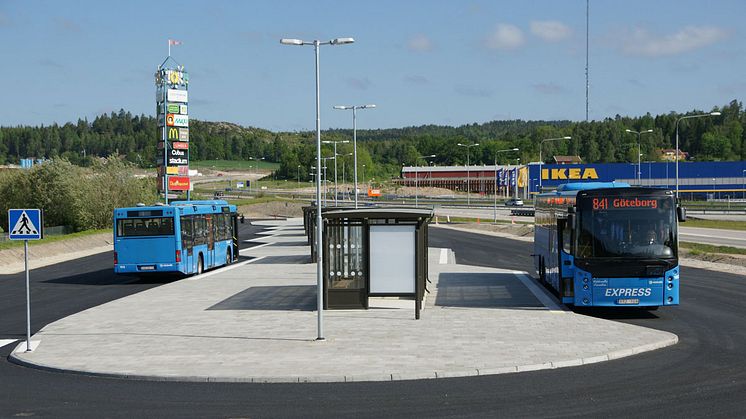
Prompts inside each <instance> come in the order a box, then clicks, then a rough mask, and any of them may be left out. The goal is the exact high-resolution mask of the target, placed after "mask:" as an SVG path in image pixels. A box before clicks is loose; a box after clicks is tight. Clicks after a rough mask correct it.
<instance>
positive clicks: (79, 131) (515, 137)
mask: <svg viewBox="0 0 746 419" xmlns="http://www.w3.org/2000/svg"><path fill="white" fill-rule="evenodd" d="M712 111H719V112H721V113H722V115H721V116H715V117H706V118H694V119H686V120H683V121H681V122H680V123H679V138H680V148H681V150H682V151H686V152H688V153H689V155H690V157H691V158H693V159H696V160H700V161H704V160H710V161H711V160H721V161H728V160H746V145H745V143H744V141H745V140H744V139H745V138H746V135H745V134H744V126H745V125H746V114H745V113H744V110H743V105H742V103H741V102H738V101H737V100H733V101H731V102H730V103H729V104H727V105H725V106H723V107H715V108H713V109H708V110H705V111H702V110H692V111H691V112H689V113H687V114H677V113H673V112H672V113H668V114H663V115H656V116H653V115H650V114H646V115H643V116H639V117H623V116H618V115H617V116H616V117H615V118H607V119H605V120H602V121H591V122H572V121H521V120H511V121H492V122H487V123H483V124H476V123H475V124H468V125H462V126H459V127H451V126H441V125H425V126H418V127H406V128H398V129H368V130H364V129H361V130H358V132H357V139H358V167H360V168H361V170H365V177H366V178H367V179H369V178H371V177H381V178H384V177H389V176H395V175H397V174H398V173H399V169H400V168H401V166H402V164H404V165H414V164H418V165H425V164H428V163H427V162H426V161H425V160H423V159H422V157H421V156H424V155H431V154H435V155H436V157H434V158H432V159H428V161H432V162H433V163H434V164H436V165H452V164H465V163H466V161H467V148H466V147H458V146H457V143H463V144H474V143H479V144H480V145H479V146H478V147H471V148H469V156H468V158H469V160H470V163H471V164H492V163H494V162H495V161H497V162H498V163H503V164H504V163H508V162H511V163H515V162H516V161H518V159H520V162H522V163H526V162H529V161H538V159H539V144H540V143H541V140H543V139H546V138H556V137H563V136H570V137H572V139H571V140H564V141H553V142H546V143H545V144H544V146H543V147H542V150H541V151H542V153H541V154H542V157H543V160H544V161H545V162H550V161H551V158H552V156H553V155H579V156H581V157H582V159H583V161H584V162H589V163H593V162H625V161H636V160H637V141H638V138H637V135H635V134H630V133H627V132H625V130H626V129H631V130H635V131H644V130H648V129H652V130H653V132H652V133H649V134H644V135H642V137H641V152H642V159H643V161H656V160H658V159H660V150H661V149H664V148H674V143H675V134H676V126H675V124H676V120H677V119H678V118H680V117H681V116H684V115H690V114H696V113H701V112H712ZM157 138H158V128H157V126H156V121H155V118H153V117H151V116H146V115H132V114H131V113H129V112H126V111H124V110H120V111H119V112H118V113H111V114H105V115H101V116H98V117H96V118H95V119H94V120H93V121H92V122H89V121H87V120H85V119H81V120H78V121H77V123H67V124H64V125H57V124H55V125H49V126H37V127H30V126H18V127H0V164H3V163H18V161H19V159H21V158H28V157H36V158H55V157H60V158H62V159H64V160H67V161H69V162H71V163H73V164H75V165H79V166H90V165H91V164H93V162H94V161H95V160H96V158H100V157H110V156H120V157H123V158H124V159H125V160H127V161H129V162H131V163H133V164H136V165H139V166H141V167H154V166H155V158H156V157H155V156H156V139H157ZM322 139H323V140H328V141H344V140H351V139H352V130H351V129H333V130H325V131H323V133H322ZM315 147H316V146H315V133H314V132H312V131H308V132H271V131H268V130H264V129H260V128H252V127H242V126H239V125H236V124H231V123H225V122H206V121H197V120H192V121H190V160H192V161H194V160H212V159H226V160H248V159H249V158H254V159H258V158H264V159H265V160H267V161H273V162H278V163H280V168H279V169H278V170H277V173H276V176H277V177H279V178H289V179H295V178H296V176H298V175H300V177H301V180H308V178H309V177H310V175H309V172H311V169H310V168H311V166H314V165H315ZM512 148H519V149H520V151H518V152H501V153H497V151H498V150H505V149H512ZM351 151H352V145H351V144H349V143H345V144H339V145H338V146H337V153H338V154H339V155H340V156H339V157H338V159H337V163H338V170H340V171H342V170H343V169H342V168H343V167H344V168H345V169H346V170H347V171H348V172H347V173H349V170H351V166H352V157H351V156H349V155H348V154H349V153H351ZM332 154H333V152H332V148H331V146H324V156H331V155H332ZM362 165H365V168H364V169H362Z"/></svg>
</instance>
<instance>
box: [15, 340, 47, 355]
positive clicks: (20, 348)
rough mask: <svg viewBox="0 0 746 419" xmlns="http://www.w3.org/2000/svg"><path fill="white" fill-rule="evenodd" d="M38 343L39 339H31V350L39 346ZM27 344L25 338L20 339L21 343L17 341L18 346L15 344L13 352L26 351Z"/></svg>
mask: <svg viewBox="0 0 746 419" xmlns="http://www.w3.org/2000/svg"><path fill="white" fill-rule="evenodd" d="M40 343H41V341H40V340H32V341H31V352H33V351H35V350H36V348H38V347H39V344H40ZM28 346H29V345H27V344H26V340H22V341H21V343H19V344H18V346H16V349H15V350H14V351H13V352H15V353H18V352H27V351H26V349H27V348H28Z"/></svg>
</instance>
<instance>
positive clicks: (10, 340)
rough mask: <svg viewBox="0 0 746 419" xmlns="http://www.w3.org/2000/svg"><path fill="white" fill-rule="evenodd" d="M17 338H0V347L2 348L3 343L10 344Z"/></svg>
mask: <svg viewBox="0 0 746 419" xmlns="http://www.w3.org/2000/svg"><path fill="white" fill-rule="evenodd" d="M17 340H18V339H0V348H2V347H3V346H5V345H10V344H11V343H13V342H15V341H17Z"/></svg>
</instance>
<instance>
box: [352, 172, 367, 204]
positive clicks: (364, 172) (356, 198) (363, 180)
mask: <svg viewBox="0 0 746 419" xmlns="http://www.w3.org/2000/svg"><path fill="white" fill-rule="evenodd" d="M362 183H365V165H363V182H362ZM366 190H367V188H366ZM355 201H357V191H355Z"/></svg>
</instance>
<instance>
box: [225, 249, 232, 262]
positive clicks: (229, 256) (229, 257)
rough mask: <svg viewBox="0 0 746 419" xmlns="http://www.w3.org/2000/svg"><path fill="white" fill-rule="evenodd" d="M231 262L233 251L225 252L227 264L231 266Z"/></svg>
mask: <svg viewBox="0 0 746 419" xmlns="http://www.w3.org/2000/svg"><path fill="white" fill-rule="evenodd" d="M231 262H233V258H232V257H231V251H230V250H229V251H227V252H225V264H226V265H230V264H231Z"/></svg>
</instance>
